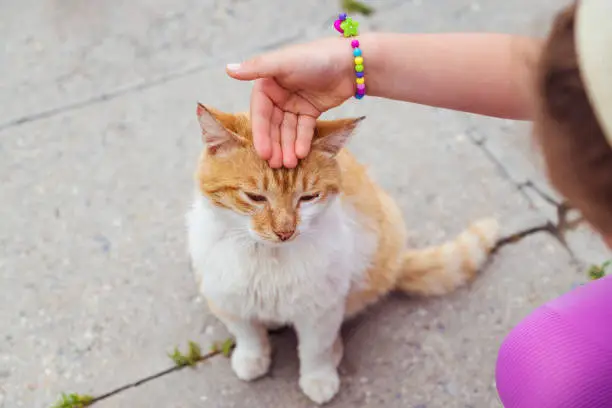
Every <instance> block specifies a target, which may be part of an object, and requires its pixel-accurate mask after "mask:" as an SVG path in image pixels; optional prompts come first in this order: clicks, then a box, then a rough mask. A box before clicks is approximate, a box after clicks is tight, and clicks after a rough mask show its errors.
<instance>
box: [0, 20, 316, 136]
mask: <svg viewBox="0 0 612 408" xmlns="http://www.w3.org/2000/svg"><path fill="white" fill-rule="evenodd" d="M300 38H305V39H306V40H309V39H312V38H313V35H312V34H309V30H308V29H307V28H303V29H301V30H299V32H298V33H296V34H293V35H290V36H287V37H285V38H282V39H280V40H276V41H272V42H269V43H267V44H264V45H262V46H260V47H257V48H255V49H254V50H252V52H253V53H255V54H257V53H261V52H265V51H269V50H271V49H274V48H277V47H280V46H283V45H288V44H290V43H293V42H295V41H297V40H298V39H300ZM232 55H234V58H231V57H232ZM235 55H236V54H235V53H232V54H231V55H230V54H227V55H226V56H224V57H221V58H216V59H214V60H213V61H212V62H211V61H207V62H205V63H199V64H194V65H191V66H188V67H187V68H184V69H179V70H174V71H170V72H168V73H166V74H162V75H159V76H157V77H155V78H153V79H148V80H143V81H137V82H133V83H130V84H127V85H120V86H118V87H116V88H114V89H112V90H110V91H107V92H102V93H99V94H97V95H93V96H90V97H88V98H84V99H81V100H78V101H75V102H70V103H66V104H64V105H59V106H56V107H53V108H50V109H46V110H40V111H38V112H35V113H32V114H28V115H24V116H21V117H17V118H14V119H9V120H8V121H7V122H4V123H0V132H2V131H4V130H6V129H9V128H12V127H16V126H20V125H23V124H25V123H29V122H34V121H37V120H40V119H45V118H48V117H52V116H55V115H59V114H62V113H65V112H70V111H73V110H77V109H80V108H84V107H87V106H90V105H95V104H98V103H101V102H105V101H109V100H113V99H116V98H118V97H120V96H123V95H126V94H131V93H135V92H140V91H143V90H146V89H149V88H153V87H155V86H158V85H163V84H165V83H168V82H171V81H174V80H176V79H180V78H184V77H187V76H189V75H193V74H196V73H199V72H201V71H204V70H206V69H209V68H212V67H215V66H218V65H220V64H223V65H225V63H226V62H227V61H232V60H234V59H235Z"/></svg>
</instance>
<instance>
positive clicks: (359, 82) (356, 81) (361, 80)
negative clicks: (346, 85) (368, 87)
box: [355, 77, 365, 84]
mask: <svg viewBox="0 0 612 408" xmlns="http://www.w3.org/2000/svg"><path fill="white" fill-rule="evenodd" d="M364 82H365V79H364V78H363V77H361V78H356V79H355V83H357V84H363V83H364Z"/></svg>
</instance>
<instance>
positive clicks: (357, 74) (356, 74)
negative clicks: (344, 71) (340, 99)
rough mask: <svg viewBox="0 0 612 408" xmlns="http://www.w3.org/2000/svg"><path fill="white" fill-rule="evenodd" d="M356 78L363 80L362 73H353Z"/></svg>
mask: <svg viewBox="0 0 612 408" xmlns="http://www.w3.org/2000/svg"><path fill="white" fill-rule="evenodd" d="M355 76H356V77H357V78H363V72H355Z"/></svg>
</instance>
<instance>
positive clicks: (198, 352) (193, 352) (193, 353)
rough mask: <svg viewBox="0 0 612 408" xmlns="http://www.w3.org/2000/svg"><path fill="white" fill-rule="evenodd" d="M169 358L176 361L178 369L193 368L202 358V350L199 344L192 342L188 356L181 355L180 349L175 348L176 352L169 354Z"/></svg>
mask: <svg viewBox="0 0 612 408" xmlns="http://www.w3.org/2000/svg"><path fill="white" fill-rule="evenodd" d="M168 357H170V358H171V359H172V361H174V364H176V366H177V367H185V366H189V367H193V366H195V365H196V364H197V363H198V361H200V359H201V358H202V349H201V348H200V345H199V344H198V343H196V342H193V341H190V342H189V346H188V351H187V354H183V353H181V351H180V350H179V349H178V347H174V351H173V352H172V353H171V354H168Z"/></svg>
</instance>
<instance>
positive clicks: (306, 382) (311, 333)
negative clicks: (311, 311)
mask: <svg viewBox="0 0 612 408" xmlns="http://www.w3.org/2000/svg"><path fill="white" fill-rule="evenodd" d="M343 315H344V307H343V306H339V307H337V308H335V309H333V310H327V311H325V313H321V314H319V315H318V316H304V317H303V318H301V319H298V320H297V321H296V322H294V324H295V329H296V331H297V334H298V339H299V348H298V351H299V356H300V388H301V389H302V391H303V392H304V394H306V395H307V396H308V397H309V398H310V399H311V400H313V401H314V402H316V403H318V404H323V403H326V402H328V401H330V400H331V399H332V398H333V397H334V396H335V395H336V393H337V392H338V389H339V388H340V377H339V376H338V370H337V367H338V364H339V363H340V360H341V359H342V352H343V348H342V340H341V339H340V326H341V325H342V319H343Z"/></svg>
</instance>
